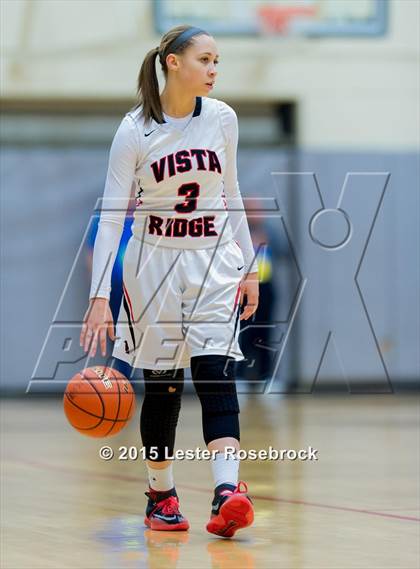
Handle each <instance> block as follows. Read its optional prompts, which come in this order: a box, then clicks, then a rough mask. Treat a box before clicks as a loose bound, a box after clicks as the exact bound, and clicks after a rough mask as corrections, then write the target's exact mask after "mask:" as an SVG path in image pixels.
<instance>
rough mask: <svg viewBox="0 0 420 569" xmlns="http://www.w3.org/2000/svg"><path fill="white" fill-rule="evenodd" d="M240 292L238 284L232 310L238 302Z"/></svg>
mask: <svg viewBox="0 0 420 569" xmlns="http://www.w3.org/2000/svg"><path fill="white" fill-rule="evenodd" d="M240 292H241V285H240V284H239V285H238V290H237V291H236V295H235V302H234V303H233V310H235V308H236V305H237V303H238V300H239V294H240Z"/></svg>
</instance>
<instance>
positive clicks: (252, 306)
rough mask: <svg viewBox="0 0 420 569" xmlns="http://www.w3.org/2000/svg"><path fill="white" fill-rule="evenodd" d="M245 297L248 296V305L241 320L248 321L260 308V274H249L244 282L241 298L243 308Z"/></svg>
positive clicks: (242, 283)
mask: <svg viewBox="0 0 420 569" xmlns="http://www.w3.org/2000/svg"><path fill="white" fill-rule="evenodd" d="M245 295H246V305H245V308H244V311H243V312H242V314H241V316H240V320H248V318H249V317H250V316H252V315H253V314H254V312H255V311H256V310H257V308H258V295H259V287H258V272H255V273H248V274H247V275H246V276H245V277H244V279H243V280H242V282H241V297H240V300H239V302H240V305H241V306H242V305H243V301H244V296H245Z"/></svg>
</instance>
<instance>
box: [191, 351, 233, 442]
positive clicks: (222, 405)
mask: <svg viewBox="0 0 420 569" xmlns="http://www.w3.org/2000/svg"><path fill="white" fill-rule="evenodd" d="M191 373H192V380H193V383H194V386H195V390H196V392H197V395H198V397H199V399H200V402H201V408H202V423H203V436H204V440H205V442H206V444H208V443H209V442H210V441H212V440H215V439H218V438H222V437H234V438H235V439H237V440H239V418H238V413H239V403H238V395H237V393H236V383H235V360H234V359H233V358H230V357H227V356H220V355H210V356H194V357H192V358H191Z"/></svg>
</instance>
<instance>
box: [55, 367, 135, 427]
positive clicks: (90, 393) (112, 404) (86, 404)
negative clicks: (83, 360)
mask: <svg viewBox="0 0 420 569" xmlns="http://www.w3.org/2000/svg"><path fill="white" fill-rule="evenodd" d="M63 403H64V412H65V414H66V417H67V419H68V421H69V423H70V425H71V426H72V427H74V428H75V429H76V430H77V431H79V433H81V434H82V435H86V436H88V437H96V438H99V437H111V436H114V435H116V434H117V433H119V432H120V431H121V430H122V429H123V428H124V427H125V426H126V425H127V423H128V421H129V420H130V419H131V417H132V416H133V413H134V411H135V408H136V397H135V394H134V391H133V388H132V387H131V384H130V382H129V381H128V379H127V378H126V377H125V376H124V375H123V374H122V373H120V372H119V371H117V370H115V369H113V368H110V367H104V366H95V367H90V368H86V369H83V370H82V371H80V372H79V373H77V374H76V375H75V376H74V377H72V378H71V380H70V381H69V383H68V384H67V387H66V390H65V393H64V401H63Z"/></svg>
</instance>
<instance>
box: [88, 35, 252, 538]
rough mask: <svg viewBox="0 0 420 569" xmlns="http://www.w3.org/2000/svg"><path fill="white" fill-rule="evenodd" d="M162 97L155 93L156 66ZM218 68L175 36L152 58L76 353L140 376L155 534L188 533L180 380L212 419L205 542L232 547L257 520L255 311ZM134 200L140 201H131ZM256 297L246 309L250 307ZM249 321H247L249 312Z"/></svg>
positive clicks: (204, 39)
mask: <svg viewBox="0 0 420 569" xmlns="http://www.w3.org/2000/svg"><path fill="white" fill-rule="evenodd" d="M157 57H158V58H159V63H160V65H161V68H162V71H163V73H164V77H165V87H164V89H163V91H162V93H161V94H159V84H158V79H157V75H156V69H155V60H156V58H157ZM218 60H219V55H218V53H217V47H216V44H215V41H214V38H213V37H212V36H210V35H209V34H208V33H207V32H205V31H204V30H202V29H199V28H195V27H191V26H177V27H176V28H173V29H172V30H170V31H169V32H167V33H166V34H165V35H164V36H163V37H162V40H161V42H160V45H159V47H156V48H155V49H152V50H151V51H150V52H149V53H148V54H147V55H146V57H145V59H144V61H143V64H142V66H141V70H140V74H139V79H138V104H137V105H136V106H135V107H134V108H133V109H132V110H131V111H130V112H128V113H127V114H126V115H125V117H124V118H123V120H122V122H121V124H120V126H119V128H118V130H117V133H116V134H115V137H114V140H113V143H112V146H111V151H110V158H109V168H108V174H107V179H106V184H105V191H104V203H103V210H102V214H101V221H100V225H99V230H98V235H97V238H96V242H95V248H94V257H93V271H92V272H93V274H92V287H91V291H90V303H89V308H88V310H87V312H86V315H85V319H84V324H83V327H82V332H81V338H80V342H81V345H82V346H83V347H84V350H85V351H88V350H90V355H91V356H94V355H95V353H96V349H97V347H98V344H99V346H100V347H101V349H102V354H103V355H105V350H106V347H105V346H106V331H108V334H109V336H110V338H111V340H116V338H117V339H118V340H117V341H116V342H115V345H114V350H113V356H114V357H116V358H117V359H119V360H123V361H126V362H129V363H130V365H131V366H132V367H139V368H143V373H144V381H145V396H144V401H143V405H142V410H141V417H140V431H141V436H142V441H143V446H144V447H145V449H146V451H147V453H146V458H147V469H148V477H149V491H148V492H146V495H147V496H148V498H149V500H148V504H147V508H146V517H145V524H146V525H147V526H148V527H150V528H151V529H156V530H186V529H188V527H189V524H188V521H187V520H186V518H185V517H184V516H183V515H182V514H181V513H180V511H179V501H178V497H177V493H176V490H175V485H174V479H173V471H172V464H173V460H170V458H169V457H171V456H172V453H173V448H174V442H175V429H176V426H177V422H178V415H179V411H180V405H181V394H182V390H183V380H184V368H187V367H191V372H192V379H193V382H194V386H195V389H196V392H197V395H198V397H199V399H200V402H201V407H202V429H203V435H204V440H205V442H206V445H207V448H208V449H209V450H210V451H216V452H215V454H214V458H213V459H212V460H211V466H212V472H213V476H214V485H215V492H214V499H213V502H212V509H211V518H210V521H209V522H208V524H207V530H208V531H209V532H211V533H215V534H217V535H221V536H224V537H231V536H233V534H234V533H235V531H236V530H237V529H240V528H242V527H246V526H248V525H250V524H251V523H252V521H253V506H252V502H251V500H250V498H249V497H248V495H247V487H246V484H245V483H243V482H238V469H239V461H238V460H237V458H229V457H226V456H225V452H224V451H225V448H226V447H234V448H235V449H236V450H239V448H240V447H239V440H240V437H239V418H238V414H239V406H238V398H237V393H236V385H235V376H234V362H235V360H243V359H244V357H243V354H242V352H241V350H240V348H239V344H238V334H239V326H238V320H239V319H241V320H246V319H248V318H249V317H250V316H251V315H252V314H253V313H254V312H255V310H256V308H257V305H258V279H257V266H256V261H255V260H254V251H253V246H252V241H251V237H250V233H249V228H248V224H247V220H246V217H245V213H244V208H243V202H242V198H241V195H240V192H239V188H238V183H237V172H236V152H237V142H238V124H237V117H236V114H235V112H234V111H233V109H232V108H231V107H229V106H228V105H227V104H225V103H224V102H222V101H219V100H217V99H212V98H209V97H208V95H209V93H210V91H211V90H212V89H213V87H214V84H215V79H216V76H217V71H216V66H217V63H218ZM132 190H133V192H132ZM134 194H135V196H136V198H137V208H136V211H135V213H134V222H133V225H132V231H133V237H132V238H131V239H130V241H129V244H128V246H127V250H126V253H125V257H124V276H123V290H124V296H123V301H122V303H121V308H120V312H119V317H118V322H117V326H116V334H115V335H114V331H113V324H112V315H111V313H110V309H109V302H108V299H109V293H110V280H111V272H112V266H113V263H114V259H115V254H116V251H117V249H118V243H119V240H120V236H121V231H122V228H123V224H124V217H125V212H126V209H127V206H128V203H129V199H130V196H131V195H134ZM245 298H246V302H245ZM241 306H242V307H243V312H242V314H240V307H241Z"/></svg>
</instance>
